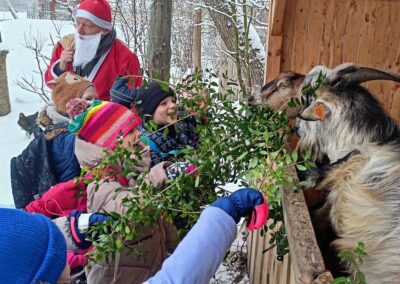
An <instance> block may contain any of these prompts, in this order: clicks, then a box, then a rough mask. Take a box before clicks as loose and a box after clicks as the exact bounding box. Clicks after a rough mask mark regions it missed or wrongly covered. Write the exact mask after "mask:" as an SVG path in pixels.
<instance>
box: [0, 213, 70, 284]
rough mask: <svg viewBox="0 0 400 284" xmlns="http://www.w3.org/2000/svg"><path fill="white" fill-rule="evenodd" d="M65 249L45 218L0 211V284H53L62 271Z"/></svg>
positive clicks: (54, 229)
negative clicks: (38, 283)
mask: <svg viewBox="0 0 400 284" xmlns="http://www.w3.org/2000/svg"><path fill="white" fill-rule="evenodd" d="M66 249H67V248H66V243H65V239H64V237H63V235H62V234H61V232H60V231H59V230H58V228H57V227H56V225H54V224H53V222H52V221H51V220H50V219H49V218H47V217H45V216H43V215H41V214H29V213H26V212H24V211H21V210H17V209H7V208H0V259H1V264H0V283H37V282H45V283H56V282H57V280H58V279H59V277H60V275H61V273H62V272H63V270H64V268H65V264H66V255H67V253H66Z"/></svg>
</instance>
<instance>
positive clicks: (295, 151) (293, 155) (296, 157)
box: [292, 150, 299, 163]
mask: <svg viewBox="0 0 400 284" xmlns="http://www.w3.org/2000/svg"><path fill="white" fill-rule="evenodd" d="M298 158H299V155H298V154H297V150H294V151H293V152H292V160H293V162H294V163H296V162H297V159H298Z"/></svg>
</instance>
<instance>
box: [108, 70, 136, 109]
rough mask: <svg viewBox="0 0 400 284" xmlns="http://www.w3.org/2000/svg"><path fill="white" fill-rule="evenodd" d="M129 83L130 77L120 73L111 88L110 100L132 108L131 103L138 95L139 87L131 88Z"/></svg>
mask: <svg viewBox="0 0 400 284" xmlns="http://www.w3.org/2000/svg"><path fill="white" fill-rule="evenodd" d="M127 83H128V78H126V77H121V76H120V75H118V77H117V78H116V79H115V81H114V84H113V85H112V87H111V90H110V101H111V102H115V103H118V104H120V105H123V106H125V107H127V108H131V103H133V101H134V100H135V98H136V95H137V89H135V88H134V89H129V88H128V85H127Z"/></svg>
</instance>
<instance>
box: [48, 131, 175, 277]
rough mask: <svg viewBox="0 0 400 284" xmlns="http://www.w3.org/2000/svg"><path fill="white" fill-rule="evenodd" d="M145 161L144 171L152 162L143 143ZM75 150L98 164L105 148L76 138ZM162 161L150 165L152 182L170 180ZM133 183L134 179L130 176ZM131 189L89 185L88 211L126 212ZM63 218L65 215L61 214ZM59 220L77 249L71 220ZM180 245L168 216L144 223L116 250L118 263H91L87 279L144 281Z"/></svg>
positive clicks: (71, 245) (86, 161)
mask: <svg viewBox="0 0 400 284" xmlns="http://www.w3.org/2000/svg"><path fill="white" fill-rule="evenodd" d="M140 147H141V150H142V151H141V152H142V161H143V164H142V165H141V166H139V167H137V171H139V172H143V171H145V170H146V169H148V165H150V152H149V148H148V147H146V146H144V145H143V144H141V145H140ZM75 153H76V155H77V158H78V161H79V162H80V164H81V165H95V164H97V163H98V161H99V160H101V157H102V156H103V151H102V148H101V147H98V146H96V145H93V144H90V143H87V142H85V141H82V140H80V139H78V138H77V141H76V145H75ZM165 166H166V165H164V164H163V163H160V164H157V165H156V166H154V167H153V168H151V169H150V172H149V176H148V179H149V181H150V182H152V183H153V184H157V185H161V184H164V183H165V182H166V180H167V176H166V174H165V170H164V167H165ZM129 183H130V185H134V184H135V181H134V180H130V181H129ZM129 194H130V192H129V190H128V189H126V188H124V187H122V186H121V185H120V184H119V183H118V182H115V181H112V182H100V183H99V187H98V188H97V190H96V188H95V185H94V184H89V185H88V187H87V199H88V201H87V210H88V212H89V213H90V212H101V211H104V210H105V211H107V212H112V211H115V212H117V213H119V214H124V212H125V211H126V210H127V208H126V207H124V206H122V205H121V203H122V200H123V199H124V198H125V197H127V196H129ZM59 219H62V218H59ZM56 224H57V225H58V226H59V227H60V228H61V229H62V231H64V235H65V236H66V238H67V246H68V249H72V250H74V249H76V247H75V245H74V243H73V241H72V239H71V237H70V232H69V226H68V225H69V224H68V222H67V221H66V220H65V218H64V220H57V221H56ZM176 245H177V237H176V229H175V227H174V226H173V225H171V224H170V223H168V222H166V221H165V220H159V221H158V223H157V224H156V225H154V226H143V227H141V228H140V229H139V230H138V237H137V238H136V239H135V240H132V241H129V242H128V243H127V244H126V248H125V249H124V250H123V251H122V252H121V253H119V254H117V257H116V261H115V263H106V262H105V261H103V262H100V263H92V264H91V268H90V270H87V283H89V284H90V283H93V284H94V283H95V284H102V283H104V284H110V283H130V284H132V283H143V282H144V281H146V280H147V279H148V278H149V277H151V276H152V275H154V274H155V273H156V272H157V271H158V270H159V269H160V268H161V264H162V262H163V261H164V259H165V258H166V257H167V256H168V254H169V253H172V251H173V250H174V249H175V247H176ZM129 249H133V251H139V252H141V253H144V256H145V257H143V256H138V254H137V253H136V254H135V253H131V254H129V255H127V252H128V251H129Z"/></svg>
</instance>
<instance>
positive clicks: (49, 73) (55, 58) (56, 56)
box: [44, 43, 63, 87]
mask: <svg viewBox="0 0 400 284" xmlns="http://www.w3.org/2000/svg"><path fill="white" fill-rule="evenodd" d="M62 51H63V47H62V45H61V44H60V43H57V44H56V46H55V47H54V49H53V53H52V54H51V59H50V64H49V66H47V69H46V72H45V74H44V80H45V82H46V85H47V86H48V87H51V86H50V85H49V84H48V82H49V81H51V80H54V79H57V78H58V76H57V75H56V74H55V73H54V71H53V68H54V66H55V65H56V64H57V63H58V62H60V56H61V52H62Z"/></svg>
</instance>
